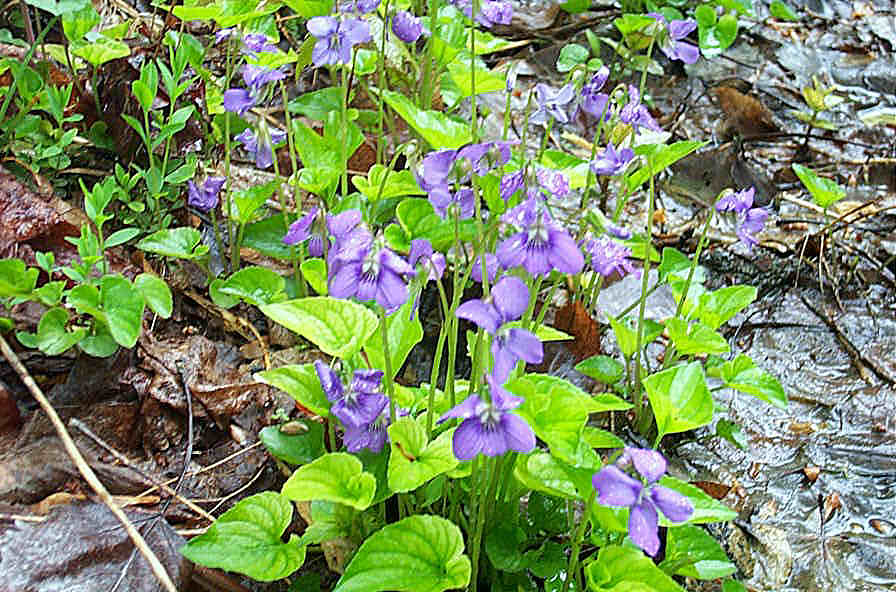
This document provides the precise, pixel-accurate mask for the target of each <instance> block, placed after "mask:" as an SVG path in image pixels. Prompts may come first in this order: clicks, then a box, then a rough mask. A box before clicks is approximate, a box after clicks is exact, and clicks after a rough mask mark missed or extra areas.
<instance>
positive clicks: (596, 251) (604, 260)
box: [587, 236, 641, 277]
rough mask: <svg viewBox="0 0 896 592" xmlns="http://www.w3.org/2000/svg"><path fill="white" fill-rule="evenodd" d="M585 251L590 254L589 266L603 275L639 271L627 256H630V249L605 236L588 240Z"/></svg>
mask: <svg viewBox="0 0 896 592" xmlns="http://www.w3.org/2000/svg"><path fill="white" fill-rule="evenodd" d="M587 251H588V253H589V254H590V255H591V268H592V269H593V270H594V271H596V272H597V273H599V274H600V275H602V276H603V277H609V276H611V275H613V274H614V273H618V274H619V275H620V276H626V275H628V274H630V273H635V274H636V275H639V274H640V273H641V272H640V270H637V269H635V268H634V266H633V265H632V263H631V261H629V257H631V256H632V251H631V249H629V248H628V247H626V246H625V245H621V244H619V243H617V242H616V241H614V240H612V239H610V238H609V237H607V236H602V237H599V238H596V239H592V240H591V241H589V242H588V247H587Z"/></svg>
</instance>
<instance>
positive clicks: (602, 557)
mask: <svg viewBox="0 0 896 592" xmlns="http://www.w3.org/2000/svg"><path fill="white" fill-rule="evenodd" d="M585 578H586V580H587V581H588V589H589V590H593V591H595V592H623V591H625V592H684V589H683V588H682V587H681V586H679V585H678V584H676V583H675V580H673V579H672V578H670V577H669V576H667V575H666V574H665V573H664V572H663V570H661V569H660V568H658V567H657V566H656V564H655V563H654V562H653V560H652V559H650V558H649V557H647V556H645V555H644V553H643V552H641V550H640V549H635V548H633V547H621V546H619V545H607V546H604V547H601V549H600V552H598V554H597V559H596V560H593V561H591V562H589V563H587V564H586V565H585Z"/></svg>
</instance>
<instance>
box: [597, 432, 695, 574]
mask: <svg viewBox="0 0 896 592" xmlns="http://www.w3.org/2000/svg"><path fill="white" fill-rule="evenodd" d="M630 464H633V465H634V467H635V470H636V471H637V472H638V474H639V476H640V479H634V478H632V477H631V476H629V475H628V474H627V473H625V472H623V471H622V469H621V468H620V467H623V468H624V467H627V466H628V465H630ZM665 472H666V459H665V458H663V455H662V454H660V453H659V452H657V451H656V450H645V449H640V448H626V449H625V452H624V453H623V455H622V456H621V457H620V458H619V460H618V461H617V464H615V465H609V466H606V467H604V468H602V469H601V470H600V471H598V472H597V473H595V474H594V476H593V477H592V478H591V483H592V485H593V486H594V489H595V490H596V491H597V494H598V497H597V501H598V502H600V503H601V504H603V505H605V506H617V507H618V506H622V507H628V508H629V518H628V534H629V537H631V539H632V542H633V543H635V544H636V545H637V546H638V547H640V548H641V549H643V550H644V552H645V553H647V554H648V555H650V556H651V557H653V556H654V555H656V553H657V551H658V550H659V548H660V539H659V536H658V535H657V529H658V527H659V517H658V515H657V510H659V511H660V512H662V513H663V515H664V516H665V517H666V518H667V519H669V520H670V521H671V522H684V521H685V520H687V519H688V518H690V517H691V514H693V513H694V506H693V505H692V504H691V502H690V500H688V498H686V497H685V496H683V495H682V494H680V493H678V492H677V491H675V490H673V489H669V488H668V487H664V486H662V485H659V484H657V481H659V479H660V477H662V476H663V473H665Z"/></svg>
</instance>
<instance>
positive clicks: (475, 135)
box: [470, 0, 479, 142]
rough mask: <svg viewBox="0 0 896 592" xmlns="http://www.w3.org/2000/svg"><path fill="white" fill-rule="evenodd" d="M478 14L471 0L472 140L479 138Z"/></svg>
mask: <svg viewBox="0 0 896 592" xmlns="http://www.w3.org/2000/svg"><path fill="white" fill-rule="evenodd" d="M477 14H479V0H473V7H472V12H471V17H470V19H471V20H472V23H471V24H470V93H471V95H470V112H471V115H470V135H471V136H472V137H473V142H477V141H478V140H479V122H478V121H477V115H476V15H477Z"/></svg>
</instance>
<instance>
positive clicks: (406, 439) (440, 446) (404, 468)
mask: <svg viewBox="0 0 896 592" xmlns="http://www.w3.org/2000/svg"><path fill="white" fill-rule="evenodd" d="M453 435H454V430H453V429H451V430H447V431H445V432H442V433H441V434H439V436H438V437H437V438H436V439H435V440H433V441H432V442H427V441H426V430H425V429H423V427H422V426H421V425H420V424H419V423H417V422H416V421H415V420H414V419H413V418H410V417H402V418H399V419H398V421H396V422H394V423H393V424H392V425H390V426H389V440H390V442H391V446H392V453H391V454H390V455H389V472H388V475H389V489H391V490H392V491H395V492H398V493H404V492H407V491H413V490H415V489H417V488H418V487H420V486H421V485H423V484H424V483H426V482H427V481H429V480H430V479H432V478H433V477H435V476H436V475H440V474H442V473H444V472H446V471H450V470H451V469H453V468H454V467H456V466H457V465H458V462H457V459H456V458H455V457H454V452H453V451H452V449H451V438H452V436H453Z"/></svg>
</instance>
